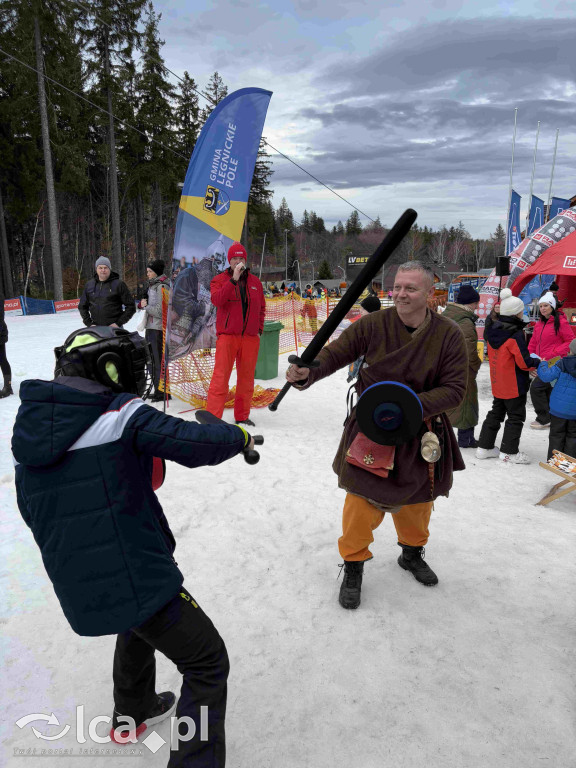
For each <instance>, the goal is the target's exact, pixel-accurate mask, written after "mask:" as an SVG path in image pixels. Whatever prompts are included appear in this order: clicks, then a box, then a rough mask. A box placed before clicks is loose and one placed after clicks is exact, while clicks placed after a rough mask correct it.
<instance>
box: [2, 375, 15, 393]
mask: <svg viewBox="0 0 576 768" xmlns="http://www.w3.org/2000/svg"><path fill="white" fill-rule="evenodd" d="M13 394H14V392H12V382H11V381H10V377H9V376H4V389H0V397H8V396H9V395H13Z"/></svg>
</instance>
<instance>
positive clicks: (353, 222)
mask: <svg viewBox="0 0 576 768" xmlns="http://www.w3.org/2000/svg"><path fill="white" fill-rule="evenodd" d="M360 232H362V224H361V223H360V216H359V215H358V211H352V213H351V214H350V216H349V217H348V220H347V221H346V234H347V235H359V234H360Z"/></svg>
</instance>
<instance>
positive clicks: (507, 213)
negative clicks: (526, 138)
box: [500, 107, 518, 282]
mask: <svg viewBox="0 0 576 768" xmlns="http://www.w3.org/2000/svg"><path fill="white" fill-rule="evenodd" d="M517 118H518V107H516V108H515V109H514V135H513V136H512V163H511V165H510V187H509V189H508V209H507V211H506V237H505V239H504V258H506V256H508V237H509V235H510V204H511V203H512V174H513V172H514V148H515V146H516V123H517ZM500 282H502V281H500Z"/></svg>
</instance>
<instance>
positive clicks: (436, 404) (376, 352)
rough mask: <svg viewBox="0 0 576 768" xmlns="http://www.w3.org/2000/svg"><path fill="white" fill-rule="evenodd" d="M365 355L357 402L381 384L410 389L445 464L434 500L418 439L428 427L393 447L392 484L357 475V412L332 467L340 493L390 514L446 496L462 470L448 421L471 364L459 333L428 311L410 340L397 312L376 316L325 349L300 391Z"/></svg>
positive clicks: (438, 469) (360, 472)
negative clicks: (352, 457)
mask: <svg viewBox="0 0 576 768" xmlns="http://www.w3.org/2000/svg"><path fill="white" fill-rule="evenodd" d="M361 355H364V356H365V362H366V366H367V367H364V368H362V369H361V371H360V375H359V377H358V381H357V383H356V385H355V386H356V391H357V392H358V394H359V395H360V394H362V392H363V391H364V390H365V389H367V388H368V387H369V386H371V385H372V384H376V383H377V382H380V381H398V382H401V383H402V384H406V385H407V386H409V387H410V388H411V389H413V390H414V392H416V394H417V395H418V396H419V398H420V401H421V402H422V408H423V411H424V418H425V419H426V418H429V417H434V418H432V422H433V425H434V431H435V432H436V434H437V435H438V437H439V438H440V443H441V447H442V458H441V459H440V461H438V462H437V463H436V464H435V465H434V469H435V475H434V489H433V492H432V491H431V487H430V477H429V465H428V463H427V462H426V461H424V459H423V458H422V457H421V455H420V441H421V437H422V435H423V434H424V432H426V431H427V427H426V425H425V423H424V422H423V423H422V428H421V430H420V432H419V434H418V436H417V437H416V438H414V439H412V440H410V441H409V442H408V443H405V444H404V445H399V446H396V454H395V459H394V469H392V470H391V471H390V473H389V475H388V477H387V478H381V477H378V476H377V475H373V474H372V473H370V472H368V471H367V470H365V469H361V468H359V467H354V466H353V465H351V464H349V463H348V462H347V461H346V459H345V456H346V451H347V449H348V446H349V445H350V443H351V442H352V440H353V439H354V438H355V437H356V435H357V434H358V425H357V423H356V408H354V409H353V410H352V412H351V414H350V416H349V418H348V420H347V422H346V424H345V427H344V432H343V434H342V439H341V441H340V445H339V447H338V452H337V454H336V456H335V458H334V463H333V465H332V467H333V469H334V472H335V473H336V474H337V475H338V485H339V486H340V488H343V489H344V490H346V491H349V492H350V493H354V494H356V495H357V496H361V497H363V498H365V499H367V500H368V501H370V502H371V503H373V504H375V505H376V506H378V507H380V508H382V509H388V510H391V509H394V508H396V509H398V507H400V506H403V505H405V504H416V503H419V502H423V501H430V500H431V499H432V498H434V499H435V498H436V497H438V496H448V492H449V491H450V488H451V487H452V473H453V471H455V470H460V469H464V468H465V467H464V462H463V460H462V456H461V454H460V451H459V449H458V444H457V442H456V438H455V436H454V432H453V430H452V427H451V426H450V422H449V421H448V418H447V417H446V414H445V411H446V410H449V409H451V408H454V407H456V406H457V405H458V404H459V403H460V401H461V400H462V398H463V397H464V392H465V389H466V377H467V367H468V356H467V352H466V346H465V344H464V338H463V336H462V333H461V331H460V329H459V328H458V327H457V326H456V325H455V324H454V323H453V322H451V321H449V320H444V319H443V318H442V315H438V314H436V313H435V312H431V311H430V310H428V311H427V313H426V318H425V320H424V322H423V323H422V324H421V325H420V326H419V327H418V328H417V329H416V331H414V332H413V333H412V334H410V333H409V332H408V331H407V330H406V328H405V327H404V324H403V323H402V321H401V320H400V318H399V317H398V313H397V312H396V309H395V308H390V309H383V310H380V311H379V312H373V313H372V314H370V315H366V316H365V317H363V318H362V319H361V320H358V321H357V322H355V323H353V324H352V325H351V326H350V327H349V328H347V329H346V330H345V331H344V332H343V333H342V334H341V335H340V337H339V338H338V339H336V341H333V342H332V343H331V344H328V345H327V346H326V347H324V349H323V350H322V351H321V352H320V353H319V355H318V357H317V360H318V361H319V362H320V367H319V368H311V369H310V376H309V378H308V379H307V381H306V383H305V384H304V385H303V386H302V387H299V389H306V388H307V387H309V386H311V385H312V384H313V383H314V382H315V381H318V380H320V379H323V378H325V377H326V376H329V375H330V374H331V373H334V371H336V370H338V369H339V368H343V367H344V366H346V365H349V364H350V363H351V362H353V361H354V360H356V359H357V358H358V357H360V356H361Z"/></svg>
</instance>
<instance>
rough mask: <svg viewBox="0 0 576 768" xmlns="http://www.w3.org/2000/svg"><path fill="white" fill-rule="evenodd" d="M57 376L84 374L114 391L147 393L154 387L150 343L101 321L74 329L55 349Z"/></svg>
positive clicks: (83, 375) (141, 394)
mask: <svg viewBox="0 0 576 768" xmlns="http://www.w3.org/2000/svg"><path fill="white" fill-rule="evenodd" d="M54 354H55V355H56V368H55V371H54V377H55V378H58V377H59V376H82V377H83V378H85V379H92V380H93V381H98V382H100V384H104V385H105V386H106V387H109V388H110V389H111V390H112V391H113V392H132V393H133V394H135V395H139V396H140V397H144V396H146V395H147V394H148V393H149V392H150V389H151V387H152V383H153V371H152V356H151V354H150V345H149V344H148V342H147V341H144V339H143V338H142V337H141V336H140V335H139V334H137V333H136V332H133V333H130V332H129V331H125V330H124V329H123V328H111V327H110V326H108V325H97V326H92V327H91V328H81V329H80V330H78V331H74V333H71V334H70V336H68V338H67V339H66V341H65V342H64V344H63V345H62V346H61V347H56V348H55V349H54Z"/></svg>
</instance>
